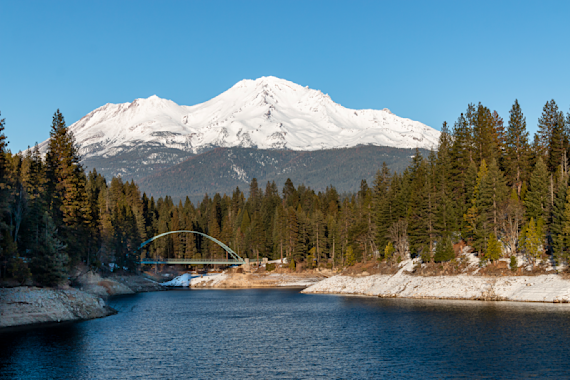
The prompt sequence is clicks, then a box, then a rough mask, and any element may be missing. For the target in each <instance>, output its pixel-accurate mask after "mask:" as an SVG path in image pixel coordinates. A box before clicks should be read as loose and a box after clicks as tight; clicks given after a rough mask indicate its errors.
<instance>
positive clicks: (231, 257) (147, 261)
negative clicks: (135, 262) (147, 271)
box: [137, 230, 257, 265]
mask: <svg viewBox="0 0 570 380" xmlns="http://www.w3.org/2000/svg"><path fill="white" fill-rule="evenodd" d="M177 233H190V234H197V235H201V236H203V237H205V238H207V239H210V240H211V241H213V242H214V243H216V244H218V245H219V246H220V247H222V248H223V249H224V250H225V251H226V252H227V253H228V255H227V256H228V259H214V260H207V259H152V258H144V259H142V260H141V261H140V264H142V265H154V264H170V265H175V264H188V265H198V264H219V265H242V264H246V263H255V262H257V261H256V260H249V259H244V258H242V257H240V256H239V255H238V254H237V253H235V252H234V251H233V250H232V249H231V248H230V247H228V246H227V245H225V244H224V243H222V242H221V241H219V240H218V239H215V238H213V237H211V236H210V235H206V234H205V233H203V232H198V231H189V230H180V231H169V232H165V233H163V234H160V235H156V236H154V237H152V238H150V239H148V240H147V241H145V242H144V243H142V244H141V245H140V247H139V248H138V249H137V251H140V250H141V249H142V248H143V247H144V246H145V245H147V244H149V243H151V242H153V241H155V240H156V239H158V238H161V237H163V236H167V235H171V234H177Z"/></svg>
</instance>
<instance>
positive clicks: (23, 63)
mask: <svg viewBox="0 0 570 380" xmlns="http://www.w3.org/2000/svg"><path fill="white" fill-rule="evenodd" d="M569 15H570V1H559V2H554V1H540V2H539V1H536V2H528V1H488V2H487V1H370V2H366V1H342V2H339V1H315V0H311V1H283V2H281V1H233V0H232V1H37V2H34V1H9V0H0V112H1V113H2V117H3V118H6V123H7V124H6V131H5V133H6V135H7V136H8V140H9V141H10V145H9V148H10V149H11V150H12V151H13V152H16V151H18V150H23V149H25V148H26V147H27V146H28V145H33V144H34V143H35V142H36V141H37V142H41V141H43V140H45V139H47V138H48V136H49V129H50V124H51V117H52V115H53V113H54V111H55V110H56V109H57V108H59V109H60V110H61V111H62V113H63V115H64V116H65V118H66V121H67V123H68V125H71V124H72V123H73V122H75V121H77V120H78V119H80V118H81V117H82V116H84V115H85V114H87V113H88V112H90V111H92V110H93V109H95V108H97V107H100V106H102V105H103V104H105V103H121V102H130V101H132V100H134V99H136V98H141V97H148V96H150V95H153V94H156V95H158V96H160V97H162V98H167V99H172V100H174V101H175V102H177V103H178V104H184V105H193V104H197V103H200V102H203V101H206V100H208V99H210V98H212V97H214V96H216V95H218V94H220V93H221V92H223V91H225V90H227V89H228V88H229V87H231V86H232V85H233V84H235V83H236V82H237V81H239V80H241V79H244V78H249V79H255V78H258V77H260V76H267V75H273V76H277V77H280V78H284V79H287V80H290V81H293V82H296V83H299V84H301V85H303V86H309V87H311V88H315V89H319V90H321V91H323V92H324V93H328V94H329V95H330V96H331V98H332V99H333V100H334V101H336V102H337V103H340V104H342V105H343V106H345V107H349V108H356V109H359V108H375V109H382V108H389V109H390V110H392V112H394V113H395V114H397V115H399V116H403V117H408V118H411V119H414V120H419V121H421V122H423V123H425V124H427V125H430V126H432V127H434V128H436V129H440V127H441V123H442V122H443V121H444V120H447V121H448V122H451V123H452V122H453V121H455V120H456V119H457V117H458V116H459V114H460V113H461V112H463V111H464V110H465V108H466V107H467V104H468V103H470V102H474V103H477V102H482V103H483V104H484V105H486V106H488V107H489V108H491V109H495V110H497V111H498V112H499V113H500V114H501V116H502V117H503V118H504V119H505V121H506V120H507V119H508V111H509V109H510V107H511V105H512V103H513V101H514V100H515V98H518V99H519V102H520V103H521V106H522V108H523V112H524V113H525V115H526V116H527V124H528V127H529V130H530V131H531V132H534V131H535V130H536V121H537V119H538V117H539V116H540V113H541V111H542V107H543V105H544V103H546V101H547V100H549V99H552V98H553V99H555V100H556V102H557V103H558V105H559V106H560V107H561V108H562V109H563V110H564V112H565V113H566V112H568V110H569V106H570V52H569V46H570V41H569V38H570V18H569Z"/></svg>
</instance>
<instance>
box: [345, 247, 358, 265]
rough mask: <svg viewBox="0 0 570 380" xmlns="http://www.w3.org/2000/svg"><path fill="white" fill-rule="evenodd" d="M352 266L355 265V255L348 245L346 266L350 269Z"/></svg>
mask: <svg viewBox="0 0 570 380" xmlns="http://www.w3.org/2000/svg"><path fill="white" fill-rule="evenodd" d="M354 264H356V255H355V254H354V250H353V249H352V247H351V246H350V245H349V246H348V247H347V248H346V266H349V267H351V266H353V265H354Z"/></svg>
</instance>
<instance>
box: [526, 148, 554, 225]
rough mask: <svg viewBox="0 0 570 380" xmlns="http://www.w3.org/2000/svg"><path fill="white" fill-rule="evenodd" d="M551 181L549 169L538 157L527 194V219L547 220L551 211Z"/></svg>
mask: <svg viewBox="0 0 570 380" xmlns="http://www.w3.org/2000/svg"><path fill="white" fill-rule="evenodd" d="M548 188H549V180H548V169H547V168H546V165H545V164H544V161H543V160H542V157H540V156H539V157H538V160H537V162H536V166H535V168H534V170H533V172H532V175H531V177H530V186H529V189H528V191H527V192H526V196H525V201H524V205H525V207H526V216H527V218H529V219H530V218H534V220H539V219H541V220H543V221H544V220H545V219H546V216H547V215H548V210H549V196H548V195H549V191H548V190H549V189H548Z"/></svg>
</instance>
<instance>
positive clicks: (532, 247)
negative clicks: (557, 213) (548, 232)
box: [521, 218, 544, 262]
mask: <svg viewBox="0 0 570 380" xmlns="http://www.w3.org/2000/svg"><path fill="white" fill-rule="evenodd" d="M543 228H544V222H543V221H542V219H538V221H537V222H536V223H535V221H534V218H530V221H529V222H528V223H527V224H526V225H525V226H524V227H523V232H522V234H521V243H522V244H521V245H522V248H523V249H524V251H525V254H526V255H527V257H528V259H529V260H532V261H534V262H536V260H537V259H538V258H540V256H541V255H542V253H543V249H544V246H543V244H544V232H543Z"/></svg>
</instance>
